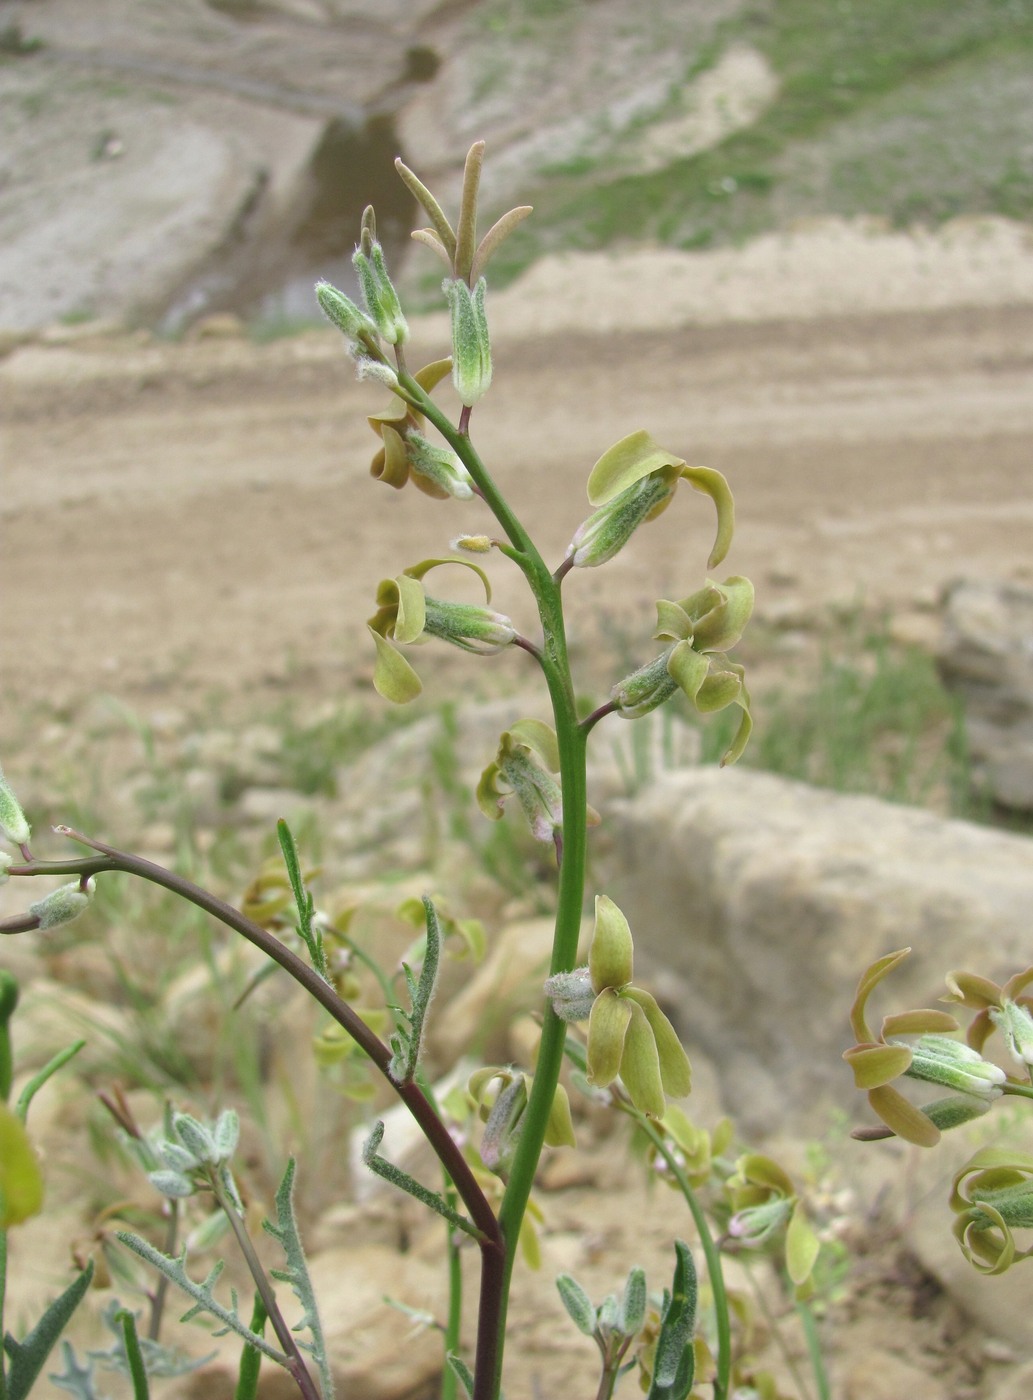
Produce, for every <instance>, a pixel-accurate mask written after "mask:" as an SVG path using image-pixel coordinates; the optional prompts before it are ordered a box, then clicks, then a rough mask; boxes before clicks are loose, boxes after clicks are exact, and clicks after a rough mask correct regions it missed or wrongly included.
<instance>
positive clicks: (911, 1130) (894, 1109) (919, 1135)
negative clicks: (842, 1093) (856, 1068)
mask: <svg viewBox="0 0 1033 1400" xmlns="http://www.w3.org/2000/svg"><path fill="white" fill-rule="evenodd" d="M868 1102H869V1103H870V1104H871V1106H872V1108H873V1109H874V1111H875V1112H876V1113H877V1114H878V1116H879V1117H880V1118H881V1119H882V1121H883V1122H884V1123H885V1124H886V1126H887V1127H888V1128H892V1129H893V1131H894V1132H895V1133H896V1134H897V1136H898V1137H902V1138H904V1140H905V1141H906V1142H913V1143H915V1145H916V1146H918V1147H935V1146H936V1144H937V1143H938V1142H939V1141H940V1130H939V1128H938V1127H937V1126H936V1124H935V1123H934V1122H933V1121H932V1119H931V1118H929V1117H928V1116H927V1115H926V1114H924V1113H923V1112H922V1110H921V1109H920V1108H916V1107H915V1106H914V1104H912V1103H909V1102H908V1100H907V1099H906V1098H905V1097H904V1095H903V1094H901V1093H899V1092H898V1091H897V1090H896V1089H894V1088H893V1086H892V1085H891V1084H884V1085H882V1086H881V1087H879V1088H877V1089H872V1090H871V1091H870V1092H869V1094H868Z"/></svg>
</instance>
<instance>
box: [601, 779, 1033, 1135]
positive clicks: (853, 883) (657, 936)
mask: <svg viewBox="0 0 1033 1400" xmlns="http://www.w3.org/2000/svg"><path fill="white" fill-rule="evenodd" d="M608 826H609V828H610V837H611V840H612V848H611V850H610V852H609V855H608V857H607V861H606V865H607V867H608V881H607V889H608V890H609V892H610V893H611V894H612V896H613V898H615V899H616V900H617V902H618V903H619V904H620V905H621V907H622V909H624V911H625V913H626V914H627V916H628V918H629V920H630V922H631V927H632V930H633V932H634V935H635V946H636V953H637V956H638V958H639V959H640V961H641V973H640V972H639V968H638V966H637V967H636V973H637V975H645V974H646V973H647V971H648V973H649V975H650V976H651V977H652V980H653V982H654V984H655V986H656V988H657V989H658V990H659V991H660V992H661V993H662V994H663V997H664V999H665V1001H666V1003H667V1007H668V1010H669V1012H670V1014H671V1015H672V1017H673V1019H674V1020H675V1022H676V1024H677V1025H678V1027H679V1029H680V1031H681V1032H682V1034H683V1036H684V1037H685V1039H686V1041H687V1043H688V1045H689V1046H690V1049H691V1045H692V1044H693V1043H697V1044H699V1045H700V1046H701V1047H702V1048H703V1049H704V1050H705V1051H706V1052H707V1054H708V1055H709V1056H710V1058H711V1059H712V1060H713V1062H714V1063H715V1064H716V1066H717V1069H718V1073H719V1075H720V1078H721V1084H722V1088H723V1090H724V1093H725V1095H726V1103H727V1107H728V1110H729V1111H730V1112H731V1113H733V1115H734V1116H735V1118H736V1119H737V1121H739V1122H741V1123H742V1124H743V1126H744V1127H746V1128H748V1129H751V1130H756V1129H767V1130H771V1129H774V1128H777V1127H779V1126H786V1125H789V1124H791V1125H793V1127H794V1128H796V1129H798V1128H800V1127H801V1126H803V1125H806V1124H808V1123H810V1124H811V1125H816V1124H818V1123H822V1122H825V1121H827V1110H828V1106H829V1105H830V1104H837V1105H838V1106H839V1107H841V1108H845V1109H846V1110H847V1111H848V1112H849V1113H850V1114H851V1115H856V1116H857V1117H858V1118H860V1117H862V1116H863V1106H862V1105H861V1104H860V1103H859V1102H858V1101H857V1096H856V1094H855V1092H854V1090H853V1087H852V1081H851V1078H850V1075H849V1072H848V1071H847V1070H846V1068H845V1066H844V1065H843V1064H842V1062H841V1060H840V1055H841V1053H842V1051H843V1050H844V1049H845V1048H846V1047H847V1046H848V1045H849V1044H850V1043H852V1036H851V1034H850V1027H849V1024H848V1014H849V1010H850V1002H851V999H852V996H853V989H854V987H855V986H856V984H857V981H858V978H859V977H860V975H861V973H862V972H863V971H864V969H865V967H866V966H867V965H868V964H869V963H870V962H872V961H873V960H874V959H876V958H878V957H880V956H881V955H882V954H884V953H887V952H891V951H892V950H894V949H897V948H901V947H906V946H910V947H911V948H912V949H913V952H912V956H911V957H910V958H909V959H907V960H906V961H905V962H904V964H903V965H902V966H901V967H900V968H899V969H897V970H896V971H895V972H894V974H893V976H892V978H891V979H890V980H889V981H888V982H887V983H886V985H885V987H884V988H882V989H880V994H878V995H877V998H876V999H874V1000H873V1007H872V1011H873V1014H874V1016H875V1017H880V1016H881V1015H882V1014H883V1009H885V1010H887V1011H888V1010H901V1011H902V1010H906V1009H909V1008H912V1007H918V1006H929V1005H935V1002H936V998H937V997H939V996H940V995H941V994H942V992H943V990H944V986H943V976H944V973H945V972H947V971H948V970H950V969H952V968H959V967H961V968H969V969H971V970H972V971H978V972H980V973H982V974H984V975H986V976H988V977H991V978H994V979H995V980H996V979H997V978H1000V977H1003V976H1007V975H1009V974H1010V973H1012V972H1016V971H1018V970H1020V969H1021V968H1023V967H1026V966H1027V965H1028V964H1029V962H1030V960H1031V944H1033V938H1031V933H1033V930H1031V924H1030V911H1031V910H1033V842H1030V841H1029V840H1027V839H1026V838H1024V837H1021V836H1015V835H1011V834H1008V833H1004V832H1000V831H994V830H991V829H989V828H986V827H980V826H975V825H972V824H970V823H968V822H961V821H949V820H945V819H943V818H940V817H937V816H934V815H932V814H931V813H928V812H924V811H918V810H915V809H912V808H908V807H901V806H894V805H891V804H889V803H885V802H881V801H879V800H877V799H875V798H870V797H851V796H843V795H840V794H837V793H833V792H827V791H821V790H818V789H814V788H810V787H807V786H806V785H805V784H802V783H796V782H789V781H786V780H784V779H780V778H777V777H774V776H772V775H770V774H766V773H757V772H750V771H748V770H745V769H743V770H735V769H733V770H728V769H725V770H719V769H698V770H694V771H693V770H689V771H684V772H678V773H672V774H669V775H667V776H665V777H662V778H660V779H659V780H658V781H657V782H655V783H654V784H652V785H651V786H650V787H648V788H646V789H645V790H643V791H642V792H641V793H640V794H638V795H637V796H636V797H633V798H631V799H629V800H626V801H623V802H618V803H616V804H615V805H614V810H613V812H612V813H611V815H610V816H609V818H608Z"/></svg>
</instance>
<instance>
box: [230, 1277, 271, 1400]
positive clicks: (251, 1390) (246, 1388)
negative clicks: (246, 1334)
mask: <svg viewBox="0 0 1033 1400" xmlns="http://www.w3.org/2000/svg"><path fill="white" fill-rule="evenodd" d="M267 1320H268V1319H267V1315H266V1311H265V1304H264V1303H263V1302H262V1295H261V1293H258V1292H256V1293H255V1306H254V1310H253V1311H252V1313H251V1330H252V1332H256V1333H257V1334H258V1336H262V1334H263V1333H264V1332H265V1324H266V1321H267ZM261 1369H262V1353H261V1352H260V1351H259V1350H258V1348H257V1347H253V1346H245V1347H244V1350H243V1352H242V1353H241V1356H240V1370H239V1371H238V1373H237V1388H236V1390H235V1391H234V1392H233V1400H255V1396H256V1395H257V1394H258V1376H259V1373H260V1371H261Z"/></svg>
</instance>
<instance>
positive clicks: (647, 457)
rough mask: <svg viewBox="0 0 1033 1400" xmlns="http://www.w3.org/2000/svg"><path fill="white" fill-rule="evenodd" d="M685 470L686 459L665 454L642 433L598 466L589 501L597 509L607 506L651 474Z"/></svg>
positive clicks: (624, 440)
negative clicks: (666, 469)
mask: <svg viewBox="0 0 1033 1400" xmlns="http://www.w3.org/2000/svg"><path fill="white" fill-rule="evenodd" d="M684 466H685V458H684V457H675V456H674V455H673V454H672V453H670V452H665V451H664V449H663V448H662V447H661V446H660V444H659V443H658V442H656V441H655V440H654V439H653V438H652V437H650V435H649V433H647V432H645V431H643V430H641V429H640V430H639V431H638V432H636V433H629V434H628V436H627V437H624V438H621V440H620V442H615V443H614V444H613V446H612V447H609V448H607V450H606V451H605V452H604V453H603V455H602V456H601V457H600V458H599V460H598V462H596V464H595V466H594V467H593V468H592V471H591V473H590V475H589V478H588V499H589V500H590V501H591V503H592V505H594V506H604V505H605V504H606V503H607V501H612V500H613V498H614V497H615V496H619V495H620V493H621V492H622V491H626V490H627V489H628V487H629V486H634V484H635V482H636V481H641V480H642V478H643V477H644V476H649V474H650V473H651V472H655V471H661V470H663V469H664V468H672V467H673V468H676V469H677V468H681V467H684Z"/></svg>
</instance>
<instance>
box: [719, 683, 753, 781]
mask: <svg viewBox="0 0 1033 1400" xmlns="http://www.w3.org/2000/svg"><path fill="white" fill-rule="evenodd" d="M735 703H736V704H737V705H738V706H739V708H740V709H741V710H742V718H741V719H740V720H739V728H738V729H737V730H736V731H735V735H734V737H733V739H732V742H731V743H730V744H729V745H728V748H727V749H726V750H725V752H724V754H723V756H722V758H721V767H722V768H724V767H726V766H727V765H728V764H729V763H737V762H738V761H739V759H740V758H742V756H743V753H744V751H745V749H746V745H747V744H748V743H749V742H750V735H751V734H752V733H753V716H752V715H751V714H750V694H749V691H748V690H747V689H746V687H745V686H743V687H742V689H741V690H740V692H739V696H738V699H737V700H736V702H735Z"/></svg>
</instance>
